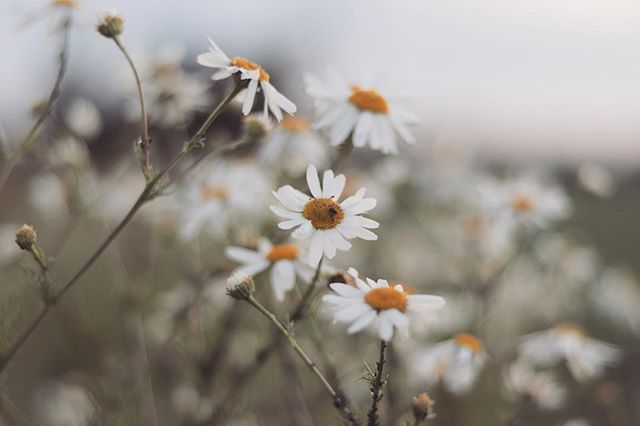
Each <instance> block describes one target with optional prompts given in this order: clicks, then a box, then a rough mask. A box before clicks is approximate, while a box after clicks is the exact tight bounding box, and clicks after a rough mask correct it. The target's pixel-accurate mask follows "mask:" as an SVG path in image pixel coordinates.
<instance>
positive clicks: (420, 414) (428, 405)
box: [411, 392, 435, 422]
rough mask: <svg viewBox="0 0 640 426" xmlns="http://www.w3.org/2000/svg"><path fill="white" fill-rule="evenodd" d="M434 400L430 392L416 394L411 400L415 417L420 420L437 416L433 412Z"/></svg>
mask: <svg viewBox="0 0 640 426" xmlns="http://www.w3.org/2000/svg"><path fill="white" fill-rule="evenodd" d="M433 404H434V401H433V399H431V397H430V396H429V394H428V393H426V392H423V393H421V394H419V395H418V396H414V397H413V399H412V400H411V410H412V411H413V417H415V419H416V420H417V421H419V422H421V421H423V420H425V419H430V418H433V417H435V413H434V412H433Z"/></svg>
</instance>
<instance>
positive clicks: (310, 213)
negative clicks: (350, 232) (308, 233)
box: [302, 198, 344, 229]
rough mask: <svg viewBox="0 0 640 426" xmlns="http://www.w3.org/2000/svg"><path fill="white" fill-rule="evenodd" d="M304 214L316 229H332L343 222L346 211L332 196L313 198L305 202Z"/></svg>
mask: <svg viewBox="0 0 640 426" xmlns="http://www.w3.org/2000/svg"><path fill="white" fill-rule="evenodd" d="M302 216H303V217H304V218H305V219H307V220H310V221H311V224H312V225H313V227H314V228H316V229H332V228H335V227H336V226H338V224H339V223H340V222H342V219H344V212H343V211H342V209H341V208H340V204H338V203H336V202H335V201H334V200H333V199H331V198H313V199H311V200H309V201H307V204H305V206H304V210H303V211H302Z"/></svg>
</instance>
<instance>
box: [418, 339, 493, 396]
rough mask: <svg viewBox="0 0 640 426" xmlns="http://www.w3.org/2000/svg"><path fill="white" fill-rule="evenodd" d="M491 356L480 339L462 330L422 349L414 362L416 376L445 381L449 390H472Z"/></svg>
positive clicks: (462, 391)
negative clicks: (447, 338)
mask: <svg viewBox="0 0 640 426" xmlns="http://www.w3.org/2000/svg"><path fill="white" fill-rule="evenodd" d="M487 359H488V355H487V353H486V351H485V348H484V344H483V343H482V341H481V340H480V339H478V338H477V337H476V336H474V335H472V334H468V333H460V334H458V335H456V336H455V337H454V338H453V339H449V340H445V341H444V342H440V343H438V344H436V345H434V346H432V347H431V348H428V349H427V350H425V351H423V352H418V353H417V354H416V355H415V359H414V360H413V362H412V363H411V364H412V365H413V366H414V374H415V378H416V379H418V380H426V381H427V383H429V384H433V383H436V382H439V381H441V382H442V384H443V386H444V387H445V389H447V390H448V391H449V392H451V393H454V394H457V395H460V394H464V393H466V392H468V391H469V390H471V388H472V386H473V385H474V383H475V381H476V379H477V378H478V375H479V374H480V371H482V368H483V367H484V365H485V363H486V361H487Z"/></svg>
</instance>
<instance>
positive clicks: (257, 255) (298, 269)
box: [225, 238, 313, 302]
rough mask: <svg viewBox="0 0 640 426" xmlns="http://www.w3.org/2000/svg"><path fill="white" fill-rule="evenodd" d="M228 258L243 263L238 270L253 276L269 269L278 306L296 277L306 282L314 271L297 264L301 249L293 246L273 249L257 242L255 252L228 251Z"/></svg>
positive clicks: (281, 245) (264, 243) (305, 265)
mask: <svg viewBox="0 0 640 426" xmlns="http://www.w3.org/2000/svg"><path fill="white" fill-rule="evenodd" d="M225 254H226V255H227V257H228V258H230V259H232V260H235V261H236V262H239V263H242V266H240V267H239V268H238V269H237V270H239V271H242V272H244V273H245V274H248V275H256V274H259V273H260V272H262V271H264V270H266V269H268V268H269V267H271V287H272V289H273V292H274V293H275V296H276V299H277V300H278V301H279V302H281V301H283V300H284V297H285V295H286V293H287V292H288V291H289V290H291V289H292V288H293V287H294V286H295V284H296V275H298V276H299V277H300V278H302V279H303V280H307V281H308V280H309V279H310V278H311V276H312V275H313V271H312V270H311V269H310V268H309V266H308V265H307V264H305V263H302V262H301V261H300V257H301V254H302V252H301V249H300V247H299V246H298V245H296V244H277V245H275V246H274V245H273V244H272V243H271V241H269V240H268V239H267V238H260V241H259V242H258V250H257V251H255V250H249V249H246V248H242V247H227V249H226V250H225Z"/></svg>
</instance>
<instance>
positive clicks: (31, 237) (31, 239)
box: [16, 224, 38, 250]
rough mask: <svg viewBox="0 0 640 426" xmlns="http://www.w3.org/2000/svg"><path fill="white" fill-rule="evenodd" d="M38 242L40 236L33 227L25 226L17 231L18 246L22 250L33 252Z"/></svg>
mask: <svg viewBox="0 0 640 426" xmlns="http://www.w3.org/2000/svg"><path fill="white" fill-rule="evenodd" d="M37 240H38V235H37V234H36V230H35V228H34V227H33V226H30V225H27V224H24V225H22V226H21V227H20V229H18V230H17V231H16V244H18V247H20V248H21V249H22V250H31V248H32V247H33V245H34V244H35V243H36V241H37Z"/></svg>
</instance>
